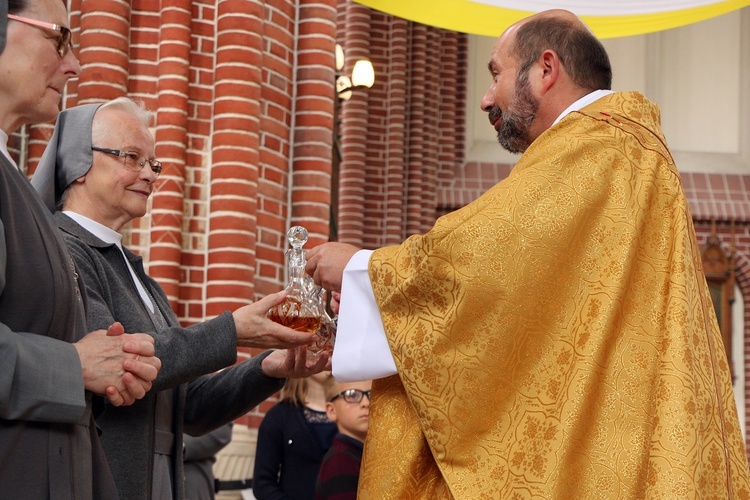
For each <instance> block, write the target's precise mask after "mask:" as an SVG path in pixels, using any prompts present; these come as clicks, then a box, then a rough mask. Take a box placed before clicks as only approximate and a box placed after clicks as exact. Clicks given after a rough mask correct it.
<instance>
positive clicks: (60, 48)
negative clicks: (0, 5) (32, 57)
mask: <svg viewBox="0 0 750 500" xmlns="http://www.w3.org/2000/svg"><path fill="white" fill-rule="evenodd" d="M8 19H12V20H14V21H18V22H19V23H24V24H29V25H31V26H34V27H36V28H44V29H48V30H53V31H59V32H60V36H59V37H56V38H55V42H56V44H57V47H56V48H57V53H58V54H60V57H65V54H67V53H68V51H69V50H70V49H71V48H72V47H73V44H72V43H71V41H70V38H71V33H70V29H68V28H66V27H65V26H60V25H59V24H52V23H45V22H44V21H37V20H36V19H29V18H28V17H21V16H17V15H15V14H8Z"/></svg>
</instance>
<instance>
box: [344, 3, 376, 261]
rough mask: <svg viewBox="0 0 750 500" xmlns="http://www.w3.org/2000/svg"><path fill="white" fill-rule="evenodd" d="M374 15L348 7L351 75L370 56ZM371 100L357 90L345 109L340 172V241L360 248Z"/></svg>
mask: <svg viewBox="0 0 750 500" xmlns="http://www.w3.org/2000/svg"><path fill="white" fill-rule="evenodd" d="M370 14H371V11H370V9H369V8H367V7H364V6H362V5H359V4H356V3H354V2H352V1H351V0H350V1H349V2H348V4H347V6H346V18H345V22H346V26H347V28H346V30H345V32H346V38H345V39H344V43H343V44H342V45H343V47H344V53H345V55H346V67H345V68H344V72H345V73H346V74H347V75H351V72H352V68H353V67H354V63H355V61H357V60H358V59H361V58H369V56H370V51H369V46H370V34H369V32H370ZM375 78H376V79H377V70H376V75H375ZM367 100H368V92H367V91H366V90H361V89H360V90H355V91H354V92H353V93H352V98H351V99H350V100H348V101H346V102H345V103H344V104H343V105H342V107H341V113H342V120H341V131H342V136H341V149H342V156H343V158H342V161H341V165H340V173H339V241H341V242H344V243H351V244H353V245H358V246H361V245H362V242H363V232H364V226H363V219H364V198H365V178H366V172H365V171H366V166H367V147H366V144H367V119H368V113H367Z"/></svg>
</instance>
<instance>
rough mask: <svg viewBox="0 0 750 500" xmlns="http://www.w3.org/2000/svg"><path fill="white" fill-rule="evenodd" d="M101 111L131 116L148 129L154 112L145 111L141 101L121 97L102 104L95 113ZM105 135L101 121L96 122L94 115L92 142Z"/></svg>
mask: <svg viewBox="0 0 750 500" xmlns="http://www.w3.org/2000/svg"><path fill="white" fill-rule="evenodd" d="M103 109H111V110H117V111H123V112H125V113H128V114H130V115H133V116H134V117H135V118H137V119H138V121H140V122H141V123H143V124H144V125H145V126H146V127H150V126H151V122H152V121H153V119H154V112H153V111H149V110H148V109H146V105H145V104H144V103H143V101H136V100H133V99H131V98H130V97H124V96H123V97H118V98H116V99H112V100H111V101H108V102H105V103H104V104H102V105H101V106H99V109H97V112H98V111H101V110H103ZM105 133H106V131H104V130H102V124H101V120H97V119H96V115H94V123H93V125H92V129H91V138H92V140H93V141H96V139H99V138H100V137H102V135H103V134H105Z"/></svg>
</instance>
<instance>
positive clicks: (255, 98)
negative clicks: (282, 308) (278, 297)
mask: <svg viewBox="0 0 750 500" xmlns="http://www.w3.org/2000/svg"><path fill="white" fill-rule="evenodd" d="M216 17H217V27H216V31H217V35H216V40H217V41H216V67H215V83H214V92H215V93H214V106H213V135H212V151H211V165H212V166H211V187H210V195H209V196H210V202H209V214H208V216H209V230H208V270H207V285H206V286H207V290H206V295H207V297H208V298H209V300H208V303H207V304H206V314H207V315H209V316H210V315H215V314H219V313H221V312H222V311H223V310H224V309H226V306H227V304H230V305H232V306H238V305H241V304H247V303H250V302H252V301H253V299H254V277H255V244H256V230H257V211H258V207H257V198H258V160H259V157H258V149H259V134H260V128H259V120H260V100H261V92H260V88H261V68H262V66H263V5H262V4H260V3H258V2H255V1H247V0H224V1H221V2H219V3H218V7H217V15H216ZM213 301H218V302H219V303H218V304H216V305H214V302H213Z"/></svg>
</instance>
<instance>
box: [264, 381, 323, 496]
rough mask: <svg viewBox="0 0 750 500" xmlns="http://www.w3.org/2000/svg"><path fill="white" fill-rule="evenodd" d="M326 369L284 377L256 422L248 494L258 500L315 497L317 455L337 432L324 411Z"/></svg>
mask: <svg viewBox="0 0 750 500" xmlns="http://www.w3.org/2000/svg"><path fill="white" fill-rule="evenodd" d="M330 377H331V374H330V372H321V373H319V374H316V375H313V376H311V377H309V378H306V379H290V380H287V382H286V384H285V385H284V388H283V389H282V391H281V400H280V401H279V403H278V404H277V405H276V406H274V407H273V408H271V409H270V410H268V413H266V416H265V418H263V422H261V424H260V427H259V428H258V447H257V450H256V453H255V470H254V472H253V494H254V495H255V498H257V499H258V500H270V499H284V498H288V499H293V500H307V499H309V500H312V499H314V498H315V481H316V479H317V477H318V471H319V470H320V464H321V462H322V461H323V456H324V455H325V454H326V452H327V451H328V449H329V448H330V447H331V444H332V443H333V438H334V437H335V436H336V433H337V432H338V430H337V428H336V424H335V423H333V422H331V421H330V420H329V419H328V416H327V415H326V401H327V400H326V395H325V384H326V382H327V380H328V379H329V378H330Z"/></svg>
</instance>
